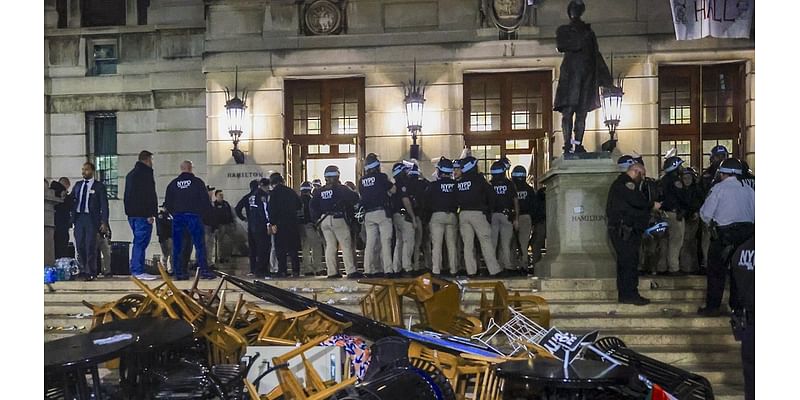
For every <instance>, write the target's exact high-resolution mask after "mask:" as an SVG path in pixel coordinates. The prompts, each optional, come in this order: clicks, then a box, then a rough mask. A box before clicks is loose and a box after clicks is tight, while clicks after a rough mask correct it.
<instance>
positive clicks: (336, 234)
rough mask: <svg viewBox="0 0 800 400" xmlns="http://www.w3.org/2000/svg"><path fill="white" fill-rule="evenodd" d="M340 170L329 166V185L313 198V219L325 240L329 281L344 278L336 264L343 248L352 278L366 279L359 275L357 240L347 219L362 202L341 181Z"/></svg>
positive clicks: (326, 181)
mask: <svg viewBox="0 0 800 400" xmlns="http://www.w3.org/2000/svg"><path fill="white" fill-rule="evenodd" d="M339 176H340V173H339V167H337V166H335V165H329V166H327V167H325V186H322V187H320V188H319V189H317V190H316V191H315V192H314V194H313V197H312V198H311V204H310V208H311V217H312V218H313V219H314V221H316V222H315V224H317V225H318V226H319V227H320V228H321V230H322V235H323V236H324V237H325V264H326V267H327V269H328V278H329V279H334V278H341V277H342V275H341V274H339V269H338V268H337V265H336V253H337V250H338V249H339V246H341V247H342V258H343V259H344V268H345V272H346V273H347V278H348V279H359V278H363V277H364V275H363V274H362V273H360V272H356V264H355V260H354V257H353V240H352V237H351V236H350V227H349V224H348V223H347V219H349V218H351V217H352V215H350V214H351V213H352V210H353V206H354V205H355V204H356V203H357V202H358V194H356V192H354V191H352V190H350V189H349V188H348V187H347V186H345V185H342V184H341V182H340V181H339Z"/></svg>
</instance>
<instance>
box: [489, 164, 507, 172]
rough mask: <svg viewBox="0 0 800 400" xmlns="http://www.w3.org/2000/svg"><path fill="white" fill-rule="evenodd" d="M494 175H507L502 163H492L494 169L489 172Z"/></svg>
mask: <svg viewBox="0 0 800 400" xmlns="http://www.w3.org/2000/svg"><path fill="white" fill-rule="evenodd" d="M489 172H491V173H492V175H503V174H505V173H506V166H505V164H503V162H502V161H495V162H493V163H492V168H491V169H490V170H489Z"/></svg>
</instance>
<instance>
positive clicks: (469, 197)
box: [456, 156, 507, 278]
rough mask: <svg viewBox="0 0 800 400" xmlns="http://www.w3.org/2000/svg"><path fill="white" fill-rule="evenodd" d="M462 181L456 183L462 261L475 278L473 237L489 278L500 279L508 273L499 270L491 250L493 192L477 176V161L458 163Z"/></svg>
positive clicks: (475, 263)
mask: <svg viewBox="0 0 800 400" xmlns="http://www.w3.org/2000/svg"><path fill="white" fill-rule="evenodd" d="M461 171H462V175H461V180H459V181H458V183H457V184H456V189H457V191H456V201H457V202H458V206H459V208H460V212H459V214H458V222H459V229H460V231H461V239H462V240H463V242H464V262H465V264H466V266H467V274H468V276H470V277H473V278H474V277H476V276H477V273H478V262H477V260H476V259H475V252H474V246H475V237H476V236H477V237H478V241H479V243H480V246H481V254H483V259H484V261H485V262H486V267H487V268H488V269H489V274H490V275H491V276H492V277H495V278H500V277H504V276H506V275H507V274H505V272H504V271H503V268H501V267H500V264H499V263H498V262H497V257H496V256H495V248H494V247H492V227H491V225H490V224H489V220H490V216H491V214H490V213H491V210H492V209H493V208H494V197H495V196H494V190H493V189H492V186H491V185H490V184H489V183H488V182H486V179H484V178H483V177H482V176H481V175H480V174H478V160H476V159H475V158H474V157H472V156H467V157H465V158H464V159H463V160H462V164H461Z"/></svg>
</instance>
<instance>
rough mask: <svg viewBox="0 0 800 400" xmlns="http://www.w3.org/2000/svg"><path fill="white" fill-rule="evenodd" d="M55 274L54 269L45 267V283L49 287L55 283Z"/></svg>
mask: <svg viewBox="0 0 800 400" xmlns="http://www.w3.org/2000/svg"><path fill="white" fill-rule="evenodd" d="M55 281H56V279H55V274H54V268H53V267H44V283H45V284H46V285H49V284H51V283H55Z"/></svg>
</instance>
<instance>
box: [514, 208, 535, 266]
mask: <svg viewBox="0 0 800 400" xmlns="http://www.w3.org/2000/svg"><path fill="white" fill-rule="evenodd" d="M517 228H518V229H517V242H518V243H519V252H520V257H519V259H518V260H517V266H519V267H520V268H523V269H527V268H528V267H530V265H528V247H529V246H530V243H531V234H532V233H533V224H532V223H531V216H530V215H529V214H523V215H520V216H519V217H517Z"/></svg>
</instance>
